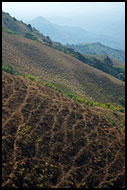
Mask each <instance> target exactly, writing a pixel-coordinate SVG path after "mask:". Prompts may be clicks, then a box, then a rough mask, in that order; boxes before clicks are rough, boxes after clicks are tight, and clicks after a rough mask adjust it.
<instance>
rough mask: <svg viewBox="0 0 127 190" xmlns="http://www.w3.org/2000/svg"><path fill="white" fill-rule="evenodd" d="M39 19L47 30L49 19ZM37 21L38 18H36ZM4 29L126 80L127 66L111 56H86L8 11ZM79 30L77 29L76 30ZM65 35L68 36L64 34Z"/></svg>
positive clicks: (3, 20) (4, 15)
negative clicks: (118, 63)
mask: <svg viewBox="0 0 127 190" xmlns="http://www.w3.org/2000/svg"><path fill="white" fill-rule="evenodd" d="M37 21H38V22H39V23H40V25H39V26H40V27H41V22H42V21H43V25H44V28H43V31H44V32H45V30H46V28H47V25H48V23H47V20H45V19H43V20H42V18H41V17H38V18H37ZM35 23H36V19H35ZM2 30H3V32H6V33H9V34H19V35H21V36H24V37H25V38H28V39H32V40H34V41H37V42H40V43H42V44H45V45H48V46H50V47H53V48H55V49H57V50H59V51H62V52H64V53H66V54H69V55H71V56H73V57H75V58H76V59H78V60H80V61H82V62H84V63H86V64H88V65H90V66H92V67H95V68H97V69H99V70H101V71H103V72H106V73H108V74H110V75H112V76H114V77H116V78H118V79H120V80H122V81H125V68H124V65H123V66H117V67H116V66H115V62H114V61H112V60H111V59H110V58H109V57H107V58H106V59H105V58H103V59H101V58H99V56H98V58H97V59H96V58H95V57H93V56H89V57H88V56H86V55H82V54H81V53H79V52H75V51H74V50H73V49H72V48H68V47H66V46H64V45H62V44H60V43H59V42H53V41H52V40H51V39H50V38H49V37H48V36H47V37H45V36H44V35H43V34H40V33H39V31H37V30H36V29H35V28H33V27H32V26H31V25H30V24H28V25H27V24H25V23H23V22H22V21H18V20H16V19H15V18H14V17H11V16H10V15H9V14H8V13H4V12H3V13H2ZM48 31H52V32H53V28H52V26H51V28H49V30H48ZM76 31H77V30H76ZM58 33H59V32H58V31H55V32H54V36H55V35H58ZM63 36H66V35H65V34H63Z"/></svg>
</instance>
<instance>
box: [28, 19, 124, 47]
mask: <svg viewBox="0 0 127 190" xmlns="http://www.w3.org/2000/svg"><path fill="white" fill-rule="evenodd" d="M27 24H31V25H32V26H33V27H35V28H36V29H37V30H39V31H40V32H41V33H43V34H44V35H46V36H49V37H50V38H51V39H52V40H53V41H56V42H61V43H62V44H64V45H66V44H67V43H69V44H77V43H87V42H101V43H102V44H104V45H108V46H110V47H112V48H115V49H124V37H123V40H121V38H120V39H119V38H118V37H115V35H114V36H110V35H109V33H107V34H103V33H102V34H101V35H100V34H96V33H94V32H89V31H87V30H85V29H84V28H81V27H79V26H66V25H58V24H53V23H52V22H50V21H49V20H47V19H46V18H44V17H41V16H39V17H37V18H35V19H34V20H30V21H27Z"/></svg>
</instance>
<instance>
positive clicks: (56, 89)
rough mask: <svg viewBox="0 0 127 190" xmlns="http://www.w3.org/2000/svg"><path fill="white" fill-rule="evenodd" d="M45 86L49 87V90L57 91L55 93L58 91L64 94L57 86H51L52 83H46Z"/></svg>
mask: <svg viewBox="0 0 127 190" xmlns="http://www.w3.org/2000/svg"><path fill="white" fill-rule="evenodd" d="M43 85H44V86H47V87H49V88H52V89H53V90H55V91H57V92H60V93H62V90H60V89H58V88H57V87H56V86H54V85H53V84H50V83H48V82H44V83H43Z"/></svg>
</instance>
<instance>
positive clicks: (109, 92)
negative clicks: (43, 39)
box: [2, 32, 125, 104]
mask: <svg viewBox="0 0 127 190" xmlns="http://www.w3.org/2000/svg"><path fill="white" fill-rule="evenodd" d="M2 40H3V45H2V64H3V65H10V66H12V67H13V68H15V69H16V70H17V71H19V72H21V73H25V72H28V73H30V74H31V75H33V76H35V77H37V79H39V80H40V81H41V82H42V81H45V82H50V83H52V84H54V85H55V86H56V87H58V88H60V89H62V90H63V92H65V93H68V92H70V93H74V94H76V95H78V96H80V97H85V98H87V99H92V100H93V101H94V100H95V101H98V102H101V103H106V102H112V103H116V104H120V99H121V98H124V96H125V84H124V82H122V81H120V80H118V79H116V78H114V77H112V76H110V75H108V74H106V73H104V72H102V71H100V70H98V69H95V68H93V67H91V66H89V65H87V64H85V63H83V62H81V61H79V60H77V59H76V58H74V57H72V56H70V55H67V54H64V53H62V52H59V51H57V50H56V49H53V48H51V47H49V46H46V45H44V44H41V43H39V42H37V41H34V40H30V39H26V38H24V37H22V36H19V35H15V34H8V33H5V32H3V36H2Z"/></svg>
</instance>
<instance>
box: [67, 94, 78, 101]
mask: <svg viewBox="0 0 127 190" xmlns="http://www.w3.org/2000/svg"><path fill="white" fill-rule="evenodd" d="M65 95H66V96H67V97H69V98H71V99H74V100H76V96H75V95H74V94H71V93H66V94H65Z"/></svg>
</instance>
